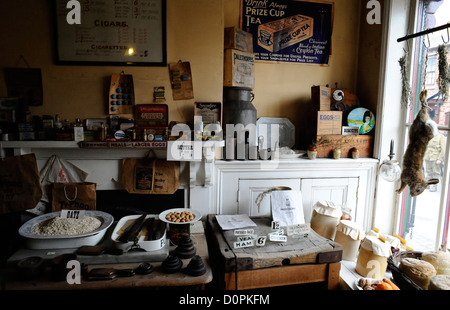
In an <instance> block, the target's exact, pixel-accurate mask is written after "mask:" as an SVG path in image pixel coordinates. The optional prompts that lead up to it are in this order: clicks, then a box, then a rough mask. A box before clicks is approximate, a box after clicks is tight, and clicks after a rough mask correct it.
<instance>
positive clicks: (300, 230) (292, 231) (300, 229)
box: [286, 223, 310, 236]
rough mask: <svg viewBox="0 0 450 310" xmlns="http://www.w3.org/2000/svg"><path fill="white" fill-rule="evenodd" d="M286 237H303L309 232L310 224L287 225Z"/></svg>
mask: <svg viewBox="0 0 450 310" xmlns="http://www.w3.org/2000/svg"><path fill="white" fill-rule="evenodd" d="M286 231H287V235H288V236H292V235H303V234H308V233H309V232H310V224H309V223H307V224H297V225H289V226H287V227H286Z"/></svg>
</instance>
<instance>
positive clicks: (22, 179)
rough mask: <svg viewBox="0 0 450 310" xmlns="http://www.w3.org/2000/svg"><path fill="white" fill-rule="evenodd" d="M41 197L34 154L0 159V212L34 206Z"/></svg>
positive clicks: (39, 180) (21, 209) (22, 209)
mask: <svg viewBox="0 0 450 310" xmlns="http://www.w3.org/2000/svg"><path fill="white" fill-rule="evenodd" d="M41 197H42V188H41V179H40V177H39V170H38V167H37V163H36V157H35V155H34V154H26V155H19V156H13V157H6V158H3V159H0V214H3V213H10V212H15V211H24V210H27V209H31V208H34V207H35V206H36V204H37V203H38V202H39V200H40V199H41Z"/></svg>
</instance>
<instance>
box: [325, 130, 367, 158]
mask: <svg viewBox="0 0 450 310" xmlns="http://www.w3.org/2000/svg"><path fill="white" fill-rule="evenodd" d="M321 139H328V140H329V141H330V143H329V144H328V145H318V146H317V157H319V158H332V157H333V149H334V148H335V147H334V144H335V143H336V142H337V141H339V140H341V141H344V142H345V144H344V145H343V146H342V147H341V158H351V157H352V154H351V149H353V148H354V147H356V148H357V149H358V150H359V157H361V158H371V157H372V156H373V136H368V135H349V136H342V135H330V136H317V141H320V140H321Z"/></svg>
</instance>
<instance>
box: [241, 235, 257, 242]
mask: <svg viewBox="0 0 450 310" xmlns="http://www.w3.org/2000/svg"><path fill="white" fill-rule="evenodd" d="M256 237H257V236H256V234H254V235H246V236H238V237H237V238H236V239H237V241H247V240H256Z"/></svg>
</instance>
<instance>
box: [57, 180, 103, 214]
mask: <svg viewBox="0 0 450 310" xmlns="http://www.w3.org/2000/svg"><path fill="white" fill-rule="evenodd" d="M96 187H97V184H95V183H91V182H77V183H70V182H67V183H53V185H52V211H53V212H54V211H60V210H66V209H67V210H95V209H96V203H97V192H96Z"/></svg>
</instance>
